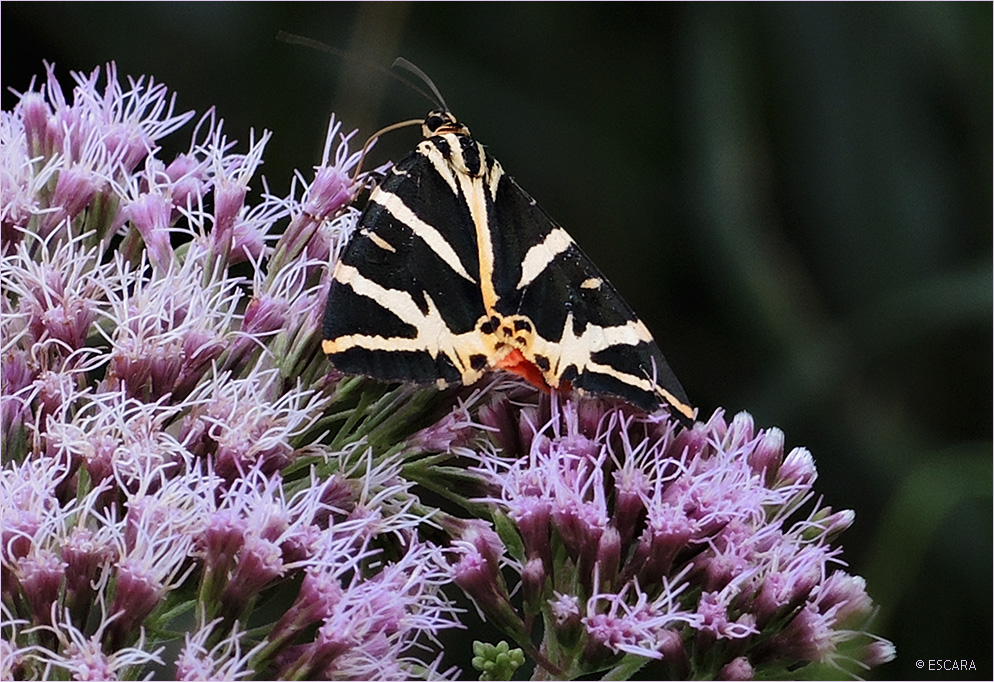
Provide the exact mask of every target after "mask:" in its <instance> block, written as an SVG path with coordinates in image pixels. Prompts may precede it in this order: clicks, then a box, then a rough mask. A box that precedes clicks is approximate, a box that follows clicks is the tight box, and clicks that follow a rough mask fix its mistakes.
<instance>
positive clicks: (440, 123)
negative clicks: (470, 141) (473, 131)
mask: <svg viewBox="0 0 994 682" xmlns="http://www.w3.org/2000/svg"><path fill="white" fill-rule="evenodd" d="M421 133H422V134H423V135H424V136H425V137H432V136H434V135H443V134H445V133H455V134H457V135H469V134H470V133H469V128H467V127H466V126H464V125H463V124H462V123H460V122H459V121H457V120H456V117H455V116H453V115H452V112H450V111H446V110H445V109H436V110H435V111H431V112H429V113H428V115H427V116H426V117H425V120H424V123H422V124H421Z"/></svg>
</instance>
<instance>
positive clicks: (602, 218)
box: [2, 2, 994, 680]
mask: <svg viewBox="0 0 994 682" xmlns="http://www.w3.org/2000/svg"><path fill="white" fill-rule="evenodd" d="M991 25H992V5H991V4H990V3H976V4H957V3H942V4H930V3H914V4H883V3H880V4H878V3H873V4H813V5H809V4H793V3H791V4H762V5H744V4H734V5H733V4H691V5H684V4H639V5H627V4H623V3H617V2H612V3H610V4H607V3H603V4H598V3H592V4H564V3H555V4H542V5H537V4H502V5H489V4H471V3H452V4H416V3H411V4H408V3H389V4H387V3H383V4H379V3H377V4H373V3H370V4H348V3H301V4H298V3H252V4H238V3H231V4H228V3H226V4H214V3H189V4H188V3H153V2H142V3H107V4H103V3H70V4H64V3H37V4H36V3H3V8H2V36H3V38H2V85H3V87H4V90H5V91H6V90H7V89H10V88H12V89H14V90H17V91H23V90H25V89H27V87H28V85H29V82H30V80H31V77H32V76H33V75H36V74H42V73H43V67H42V60H49V61H52V62H54V63H55V64H56V65H57V67H58V73H59V75H60V78H61V79H62V81H63V82H65V83H68V82H69V71H70V70H84V71H91V70H92V69H94V68H95V67H97V66H100V65H102V64H104V63H106V62H107V61H109V60H114V61H116V62H117V65H118V68H119V71H120V73H121V74H122V76H123V75H134V76H138V75H141V74H150V75H153V76H154V77H155V79H156V80H157V81H161V82H164V83H166V84H167V85H168V86H169V87H170V88H172V89H173V90H175V91H176V92H177V93H178V94H179V99H178V102H179V106H180V108H181V109H183V110H185V109H195V110H197V111H201V112H202V111H204V110H205V109H206V108H207V107H209V106H211V105H214V106H216V107H217V109H218V111H219V113H220V115H221V116H223V117H224V119H225V120H226V130H227V132H228V133H229V135H231V136H233V137H236V138H238V139H240V140H243V141H244V140H247V139H248V133H249V130H250V128H255V129H256V130H257V131H258V130H260V129H262V128H267V129H270V130H272V131H273V132H274V136H273V140H272V141H271V143H270V145H269V147H268V149H267V153H266V157H265V159H266V163H265V166H264V170H265V174H266V176H267V177H268V178H269V181H270V186H271V187H272V188H273V189H274V190H278V191H285V190H286V188H287V187H288V186H289V180H290V177H291V173H292V170H293V169H294V168H298V169H303V170H304V172H305V175H307V174H308V170H309V168H310V167H311V166H313V165H314V164H316V163H317V162H318V160H319V158H320V153H321V147H322V143H323V138H324V131H325V127H326V125H327V119H328V116H329V114H330V113H331V112H336V114H337V115H338V116H339V117H340V118H342V119H344V121H345V125H346V126H347V127H348V128H353V127H358V128H359V129H360V139H362V140H364V139H365V138H366V136H368V135H370V134H372V133H373V132H374V131H375V130H377V129H378V128H380V127H381V126H384V125H386V124H389V123H393V122H396V121H399V120H403V119H407V118H412V117H419V116H423V115H424V113H425V112H426V111H427V110H428V109H429V108H431V104H430V103H429V102H427V101H425V100H424V99H423V98H421V97H420V96H419V95H417V94H416V93H414V92H413V91H412V90H410V89H408V88H405V87H403V86H401V85H398V84H397V83H396V82H395V81H394V80H392V79H390V78H388V77H387V76H386V75H384V73H383V72H382V71H380V70H377V69H375V68H372V67H370V66H369V63H373V64H377V65H381V66H389V65H390V64H391V62H392V61H393V59H394V58H395V57H396V56H399V55H402V56H404V57H406V58H408V59H409V60H411V61H413V62H414V63H416V64H417V65H419V66H420V67H421V68H422V69H423V70H424V71H425V72H427V73H428V74H430V75H431V77H432V78H433V79H434V81H435V83H436V84H437V85H438V87H439V88H440V90H441V91H442V93H443V95H444V96H445V98H446V100H447V101H448V104H449V106H450V107H451V108H452V109H453V111H454V112H455V113H456V114H457V115H458V116H459V117H460V119H461V120H462V121H463V122H465V123H466V124H467V125H469V126H470V128H471V129H472V131H473V133H474V134H475V136H476V137H477V138H478V139H480V140H481V141H482V142H484V143H485V144H487V145H488V146H489V148H490V149H491V150H492V151H493V152H494V153H495V154H496V156H497V157H498V158H499V159H500V160H501V162H502V163H503V165H504V168H505V169H506V170H507V171H508V172H510V173H511V174H512V175H514V176H515V178H516V179H517V180H518V181H519V183H520V184H521V185H522V186H523V187H524V188H526V189H527V190H528V191H529V192H530V193H531V194H532V195H533V196H534V197H535V198H536V199H538V201H539V202H540V203H541V204H542V205H543V206H544V207H545V209H546V210H547V211H548V212H549V213H551V214H552V215H553V216H555V217H556V218H557V219H558V220H559V222H561V223H562V224H563V225H564V226H565V227H566V228H567V229H568V230H569V231H570V232H571V233H572V234H573V235H574V237H575V238H576V239H577V241H578V242H579V243H580V244H581V245H582V246H583V248H584V249H585V250H586V251H587V253H588V254H590V255H591V256H593V258H594V260H595V261H596V262H597V263H598V264H599V265H600V267H601V269H602V270H603V271H604V272H605V274H606V275H607V276H608V277H609V278H610V279H611V281H612V282H613V283H614V284H615V285H616V287H617V288H618V289H619V290H620V291H621V292H622V294H623V295H624V296H625V297H626V298H627V299H628V301H629V302H630V303H631V304H632V305H633V307H635V309H636V310H638V311H639V312H640V314H641V315H642V317H643V319H644V320H645V321H646V323H647V324H648V325H649V327H650V328H651V329H652V330H653V331H654V333H655V335H656V337H657V339H658V341H659V343H660V346H661V347H662V348H663V350H664V352H665V353H666V355H667V357H668V358H669V360H670V363H671V364H672V366H673V368H674V369H675V371H676V372H677V374H678V376H680V378H681V380H682V382H683V384H684V386H685V388H686V389H687V392H688V393H689V394H690V396H691V397H692V399H693V400H694V402H695V403H696V404H697V405H699V406H700V408H701V410H702V413H703V414H705V415H707V414H710V412H711V411H712V410H713V409H714V408H716V407H723V408H725V409H726V410H728V411H729V412H737V411H739V410H748V411H749V412H751V413H752V414H753V415H754V416H755V419H756V422H757V424H758V425H760V426H774V425H776V426H779V427H781V428H783V430H784V431H785V432H786V434H787V443H788V447H791V446H795V445H804V446H807V447H808V448H809V449H810V450H811V451H812V452H813V453H814V455H815V458H816V461H817V463H818V468H819V472H820V480H819V483H818V490H819V492H820V493H822V494H823V495H824V496H825V499H826V501H827V502H828V503H829V504H831V505H832V506H833V507H835V508H837V509H841V508H849V509H854V510H855V511H856V523H855V525H854V526H853V527H852V528H851V529H850V530H849V531H847V532H846V533H845V534H844V535H843V542H844V545H845V547H846V553H845V555H844V558H845V559H846V561H847V562H848V563H849V570H851V571H852V572H855V573H858V574H860V575H863V576H865V577H866V578H867V580H868V583H869V590H870V593H871V595H872V596H873V597H874V598H875V599H876V600H877V601H878V602H879V603H880V605H881V610H880V613H879V617H878V620H877V624H876V626H875V631H876V632H878V633H880V634H882V635H884V636H886V637H889V638H891V639H892V640H894V641H895V643H896V644H897V648H898V658H897V660H896V661H895V662H894V663H891V664H889V665H887V666H884V667H883V668H880V669H878V670H876V671H874V672H873V673H871V677H876V678H879V679H899V678H906V679H907V678H918V679H930V680H931V679H972V678H976V679H989V678H990V676H991V675H992V661H991V648H989V647H990V646H991V642H992V634H994V633H992V612H991V604H992V600H994V596H992V590H991V583H990V582H988V581H989V580H991V577H992V564H991V557H992V522H991V521H992V507H991V493H992V467H991V458H992V444H991V434H992V431H991V424H992V421H991V418H992V383H991V377H992V363H991V357H992V343H991V340H992V325H991V310H992V301H991V299H992V296H991V292H992V280H991V273H992V243H991V242H992V222H991V215H992V212H991V211H992V197H991V183H992V178H991V168H992V147H991V140H992V123H991V122H992V92H991V83H992V65H991V62H992V58H991V55H992V41H991V35H992V32H991ZM279 31H287V32H290V33H296V34H300V35H304V36H307V37H310V38H314V39H317V40H320V41H323V42H325V43H328V44H330V45H332V46H334V47H336V48H339V49H341V50H345V51H348V52H350V53H352V54H353V55H354V57H355V58H353V59H342V58H339V57H335V56H331V55H329V54H325V53H322V52H318V51H315V50H311V49H306V48H302V47H300V46H295V45H288V44H286V43H283V42H278V41H277V40H276V39H275V36H276V34H277V32H279ZM14 101H15V100H14V97H13V96H12V95H11V94H10V93H9V92H4V94H3V108H4V109H5V110H9V109H10V107H11V106H12V103H13V102H14ZM189 130H190V129H189V128H188V129H187V132H186V133H184V135H186V136H187V139H188V135H189ZM417 138H418V133H417V131H416V129H411V130H408V131H405V132H399V133H394V134H392V135H390V136H388V137H387V139H385V140H383V141H382V143H381V144H379V145H378V146H377V149H376V151H375V153H374V156H375V160H376V161H377V162H383V161H386V160H388V159H397V158H399V157H400V156H401V155H402V154H403V153H405V152H406V151H407V150H409V149H410V148H412V147H413V146H414V144H415V143H416V141H417ZM177 139H180V140H182V139H183V137H182V135H181V136H179V137H177ZM180 146H181V147H183V148H185V146H186V145H185V144H181V145H180ZM255 189H257V190H258V189H260V187H259V185H258V184H257V185H256V187H255ZM918 659H924V660H926V661H927V660H928V659H968V660H973V661H974V662H975V664H976V667H977V671H976V672H975V673H966V674H964V673H947V674H945V675H946V676H945V677H943V674H941V673H935V672H929V671H928V669H927V664H926V668H925V670H919V669H918V668H917V667H916V665H915V662H916V660H918Z"/></svg>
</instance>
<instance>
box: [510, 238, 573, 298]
mask: <svg viewBox="0 0 994 682" xmlns="http://www.w3.org/2000/svg"><path fill="white" fill-rule="evenodd" d="M572 243H573V239H572V238H571V237H570V236H569V235H568V234H567V233H566V230H564V229H563V228H561V227H557V228H556V229H554V230H553V231H552V232H550V233H549V234H547V235H545V239H543V240H542V241H541V242H539V243H538V244H535V245H534V246H532V247H531V248H530V249H528V252H527V253H526V254H525V258H524V260H523V261H522V262H521V279H520V280H518V286H517V288H518V289H523V288H525V287H526V286H528V285H529V284H531V283H532V282H534V281H535V278H536V277H538V276H539V275H541V274H542V271H543V270H545V268H547V267H548V266H549V263H551V262H552V261H553V260H555V258H556V256H558V255H559V254H561V253H562V252H563V251H565V250H566V249H568V248H569V247H570V244H572Z"/></svg>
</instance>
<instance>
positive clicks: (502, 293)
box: [492, 176, 687, 411]
mask: <svg viewBox="0 0 994 682" xmlns="http://www.w3.org/2000/svg"><path fill="white" fill-rule="evenodd" d="M493 216H494V218H493V220H494V228H493V230H492V234H493V235H494V236H493V241H494V263H495V267H494V270H495V274H494V282H495V288H496V290H497V294H498V296H499V301H500V303H499V305H498V308H499V310H500V312H501V313H502V314H521V315H526V316H527V317H528V318H529V319H531V321H532V322H533V324H534V325H535V329H536V332H537V333H538V334H539V335H540V336H541V337H542V338H543V339H545V340H547V341H550V342H553V343H558V344H561V343H563V342H564V339H563V337H564V334H563V332H564V327H565V325H566V321H567V316H568V315H569V314H570V313H572V316H573V333H574V335H575V336H577V337H579V336H582V334H583V332H584V330H585V329H586V328H587V326H588V325H590V324H594V325H597V326H599V327H613V326H619V325H625V324H626V323H628V322H631V321H634V320H637V319H638V317H637V315H636V314H635V311H634V310H632V308H631V307H630V306H629V305H628V304H627V303H626V302H625V301H624V299H622V297H621V295H620V294H618V292H617V290H615V288H614V287H613V286H612V285H611V284H610V283H609V282H608V281H607V279H606V278H605V277H604V275H603V274H602V273H601V271H600V270H599V269H598V268H597V266H596V265H594V263H593V261H591V260H590V258H588V257H587V256H586V255H585V254H584V253H583V251H581V250H580V248H579V246H577V245H576V244H575V243H571V244H570V245H569V246H568V247H567V248H566V249H565V250H564V251H562V252H561V253H560V254H559V255H558V256H556V258H554V259H553V260H552V261H551V262H549V263H548V265H547V266H546V267H545V268H544V269H543V270H542V271H541V272H540V273H539V274H538V276H536V277H535V279H534V280H533V281H532V282H531V283H530V284H527V285H526V286H524V287H523V288H522V289H521V290H518V289H517V288H516V287H517V284H518V283H519V281H520V280H521V272H522V269H521V264H522V262H523V261H524V260H525V258H526V255H527V253H528V250H529V249H530V248H531V247H532V245H534V244H536V243H540V242H541V241H542V240H544V239H545V238H546V237H547V236H548V235H549V234H550V233H551V232H552V231H553V230H555V229H557V228H558V225H557V224H556V223H555V221H553V220H552V218H551V217H550V216H549V215H548V214H547V213H546V212H545V211H543V210H542V208H541V207H540V206H538V204H537V203H536V202H535V201H534V200H533V199H532V198H531V197H530V196H529V195H528V194H527V193H526V192H525V191H524V190H522V189H521V188H520V187H519V186H518V185H517V184H516V183H515V182H514V181H513V180H512V179H511V178H510V177H508V176H504V177H503V178H502V179H501V182H500V185H499V186H498V189H497V193H496V197H495V199H494V210H493ZM585 284H586V286H584V285H585ZM571 355H572V353H571ZM589 357H590V359H591V361H592V364H594V365H607V366H609V367H611V368H613V369H615V370H618V371H620V372H622V373H625V374H628V375H632V376H635V377H640V378H646V379H650V380H651V379H653V378H655V382H656V384H657V385H658V386H661V387H662V388H663V389H665V390H666V391H668V392H669V393H671V394H672V395H674V396H675V397H676V398H677V399H678V400H680V401H682V402H683V403H684V404H686V403H687V397H686V393H685V392H684V390H683V387H682V386H681V385H680V383H679V381H677V379H676V376H675V375H674V373H673V371H672V370H671V369H670V367H669V364H668V363H667V362H666V359H665V358H664V357H663V354H662V352H661V351H660V350H659V347H658V346H657V345H656V343H655V342H653V341H648V342H643V343H639V344H637V345H614V346H610V347H608V348H606V349H603V350H600V351H597V352H593V353H591V354H590V356H589ZM560 375H561V376H560V378H562V379H563V380H568V381H571V382H572V384H573V386H574V387H576V388H579V389H582V390H585V391H589V392H591V393H597V394H608V395H614V396H618V397H620V398H623V399H625V400H627V401H629V402H631V403H632V404H634V405H637V406H638V407H640V408H642V409H645V410H648V411H651V410H655V409H657V408H658V407H659V406H660V404H661V402H662V400H661V398H660V397H659V395H658V394H656V393H655V392H650V391H647V390H644V389H643V388H641V387H638V386H635V385H633V384H631V383H627V382H625V381H624V380H623V379H619V378H617V377H616V376H612V375H611V374H608V373H602V372H597V371H594V370H592V369H589V368H588V369H584V368H578V367H574V366H569V367H560Z"/></svg>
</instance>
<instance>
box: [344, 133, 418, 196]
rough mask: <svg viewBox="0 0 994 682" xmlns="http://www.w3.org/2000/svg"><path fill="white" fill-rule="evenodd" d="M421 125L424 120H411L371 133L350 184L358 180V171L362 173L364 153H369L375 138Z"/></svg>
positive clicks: (363, 147)
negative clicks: (400, 129)
mask: <svg viewBox="0 0 994 682" xmlns="http://www.w3.org/2000/svg"><path fill="white" fill-rule="evenodd" d="M422 123H424V120H422V119H420V118H412V119H408V120H406V121H401V122H400V123H391V124H390V125H388V126H387V127H386V128H380V129H379V130H377V131H376V132H375V133H373V134H372V135H371V136H370V138H369V139H368V140H366V144H364V145H363V146H362V153H361V154H360V155H359V162H358V163H356V165H355V173H353V174H352V182H353V183H354V182H355V181H356V180H358V179H359V173H360V171H362V162H363V160H364V159H365V158H366V152H368V151H369V148H370V147H371V146H372V145H373V143H374V142H376V140H377V138H378V137H379V136H380V135H385V134H387V133H389V132H390V131H392V130H397V129H398V128H406V127H407V126H417V125H421V124H422Z"/></svg>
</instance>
